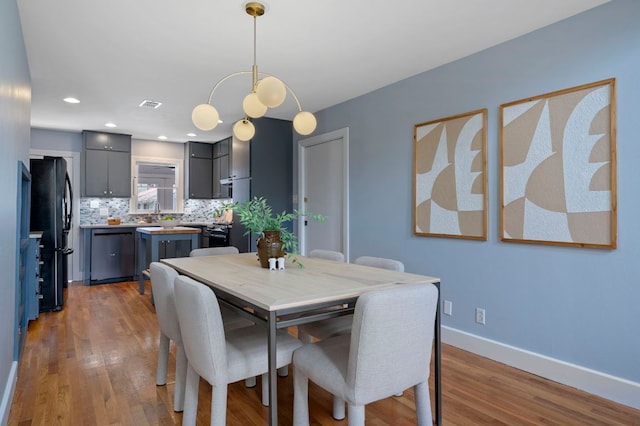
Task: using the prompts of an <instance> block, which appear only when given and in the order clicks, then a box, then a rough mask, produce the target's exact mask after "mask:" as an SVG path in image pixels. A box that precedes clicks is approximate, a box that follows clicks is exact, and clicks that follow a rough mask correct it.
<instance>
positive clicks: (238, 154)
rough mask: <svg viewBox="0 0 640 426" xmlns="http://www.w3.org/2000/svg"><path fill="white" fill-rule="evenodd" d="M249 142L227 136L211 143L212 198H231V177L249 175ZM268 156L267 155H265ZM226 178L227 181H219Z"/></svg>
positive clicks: (239, 177) (240, 177)
mask: <svg viewBox="0 0 640 426" xmlns="http://www.w3.org/2000/svg"><path fill="white" fill-rule="evenodd" d="M249 146H250V143H249V142H248V141H241V140H239V139H236V138H233V137H229V138H227V139H223V140H221V141H219V142H216V143H215V144H214V145H213V147H214V148H213V149H214V151H213V152H214V154H213V198H232V196H233V193H232V188H233V184H232V182H231V180H233V179H243V178H248V177H249V175H250V161H251V160H250V153H249ZM265 158H269V157H265ZM221 179H226V180H227V181H228V183H222V184H221V183H220V180H221Z"/></svg>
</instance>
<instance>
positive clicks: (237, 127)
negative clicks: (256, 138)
mask: <svg viewBox="0 0 640 426" xmlns="http://www.w3.org/2000/svg"><path fill="white" fill-rule="evenodd" d="M255 134H256V128H255V127H253V123H252V122H250V121H249V120H247V119H246V118H244V119H242V120H239V121H237V122H236V124H234V125H233V135H234V136H235V137H236V138H238V139H240V140H241V141H248V140H250V139H251V138H252V137H253V135H255Z"/></svg>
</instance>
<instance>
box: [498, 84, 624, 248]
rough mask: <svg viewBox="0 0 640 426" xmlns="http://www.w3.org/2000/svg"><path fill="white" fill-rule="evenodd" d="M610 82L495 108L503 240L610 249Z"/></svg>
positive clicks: (613, 221)
mask: <svg viewBox="0 0 640 426" xmlns="http://www.w3.org/2000/svg"><path fill="white" fill-rule="evenodd" d="M615 105H616V103H615V79H613V78H612V79H608V80H602V81H598V82H594V83H590V84H585V85H582V86H577V87H573V88H570V89H565V90H559V91H556V92H551V93H547V94H544V95H539V96H535V97H532V98H527V99H522V100H519V101H515V102H510V103H506V104H503V105H501V106H500V110H501V114H500V148H501V163H502V164H501V168H500V180H501V186H502V191H501V223H502V235H501V239H502V241H510V242H524V243H538V244H551V245H564V246H577V247H592V248H608V249H615V248H616V245H617V218H616V206H617V195H616V127H615V121H616V108H615Z"/></svg>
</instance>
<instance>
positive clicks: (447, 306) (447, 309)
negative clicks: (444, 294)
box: [444, 300, 453, 315]
mask: <svg viewBox="0 0 640 426" xmlns="http://www.w3.org/2000/svg"><path fill="white" fill-rule="evenodd" d="M444 314H445V315H452V314H453V302H451V300H445V301H444Z"/></svg>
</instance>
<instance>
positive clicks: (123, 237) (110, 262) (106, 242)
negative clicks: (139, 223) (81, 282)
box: [90, 228, 136, 282]
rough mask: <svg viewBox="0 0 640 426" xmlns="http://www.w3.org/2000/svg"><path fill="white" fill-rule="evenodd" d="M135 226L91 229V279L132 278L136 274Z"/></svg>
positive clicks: (120, 279)
mask: <svg viewBox="0 0 640 426" xmlns="http://www.w3.org/2000/svg"><path fill="white" fill-rule="evenodd" d="M135 244H136V241H135V228H114V229H93V230H92V231H91V248H90V250H91V254H90V265H91V266H90V268H91V269H90V271H91V273H90V281H101V282H106V281H123V280H127V279H128V280H132V279H133V277H134V275H135V260H136V259H135Z"/></svg>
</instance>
